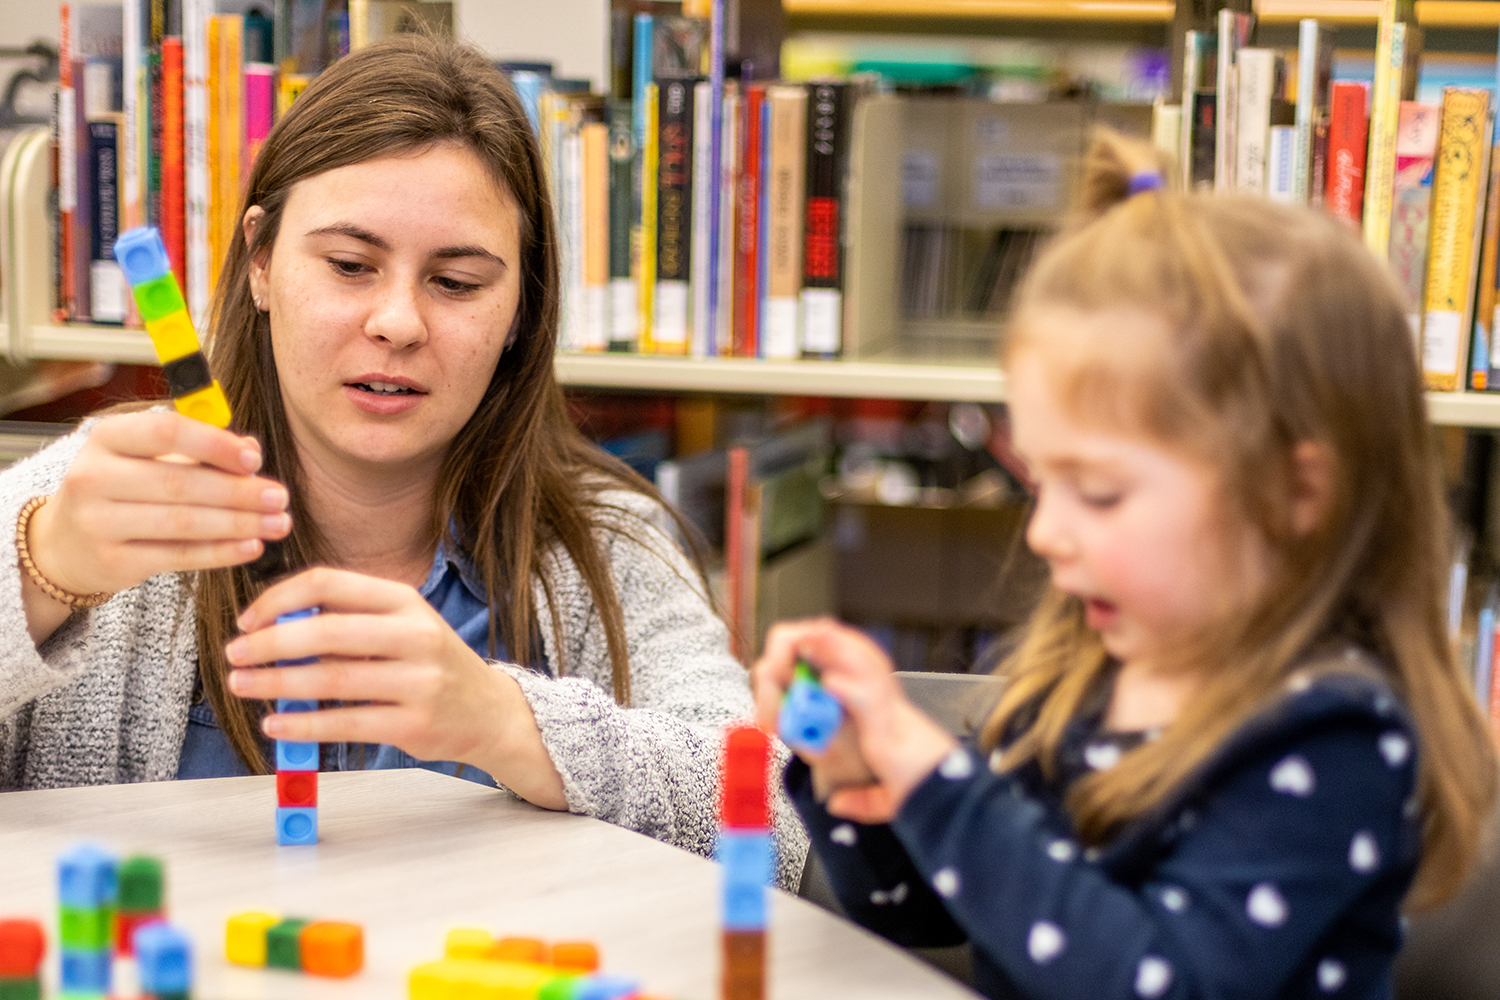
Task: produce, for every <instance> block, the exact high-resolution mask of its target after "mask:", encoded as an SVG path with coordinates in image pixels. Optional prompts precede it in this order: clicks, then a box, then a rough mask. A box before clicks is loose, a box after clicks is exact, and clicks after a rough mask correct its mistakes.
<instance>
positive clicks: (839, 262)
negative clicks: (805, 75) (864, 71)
mask: <svg viewBox="0 0 1500 1000" xmlns="http://www.w3.org/2000/svg"><path fill="white" fill-rule="evenodd" d="M849 100H850V94H849V87H848V85H847V84H839V83H815V84H812V85H811V87H810V89H809V91H808V117H807V154H806V155H807V213H806V218H805V221H804V226H803V230H804V233H803V235H804V242H803V250H802V303H801V308H802V351H803V353H804V354H809V355H813V356H815V357H823V358H831V357H835V356H837V355H838V354H839V352H840V350H841V349H842V347H843V328H844V292H843V288H844V239H843V233H844V211H843V209H844V173H845V171H846V170H847V168H848V155H849Z"/></svg>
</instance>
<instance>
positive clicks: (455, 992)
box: [407, 958, 571, 1000]
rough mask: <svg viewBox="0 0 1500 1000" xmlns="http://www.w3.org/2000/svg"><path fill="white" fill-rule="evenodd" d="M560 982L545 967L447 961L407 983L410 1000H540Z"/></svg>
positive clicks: (423, 970) (421, 967)
mask: <svg viewBox="0 0 1500 1000" xmlns="http://www.w3.org/2000/svg"><path fill="white" fill-rule="evenodd" d="M558 978H560V977H559V976H558V974H557V972H555V971H554V970H552V969H549V968H546V967H544V966H536V965H523V964H520V963H515V962H495V961H489V960H486V959H472V958H445V959H442V960H440V961H437V962H428V963H426V964H424V965H419V966H417V967H416V968H415V969H413V970H412V971H411V975H410V976H409V977H408V979H407V991H408V992H407V995H408V996H409V998H410V1000H461V998H469V997H474V998H485V1000H488V998H490V997H495V998H500V997H505V998H511V997H539V996H540V995H541V991H542V990H543V989H544V988H545V987H546V986H547V985H548V984H549V983H551V982H552V981H553V980H555V979H558ZM569 978H571V977H569ZM564 996H566V994H564Z"/></svg>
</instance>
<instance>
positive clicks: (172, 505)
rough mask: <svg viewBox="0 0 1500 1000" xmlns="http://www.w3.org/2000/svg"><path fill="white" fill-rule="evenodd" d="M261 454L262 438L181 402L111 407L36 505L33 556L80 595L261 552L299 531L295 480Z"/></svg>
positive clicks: (55, 579)
mask: <svg viewBox="0 0 1500 1000" xmlns="http://www.w3.org/2000/svg"><path fill="white" fill-rule="evenodd" d="M260 465H261V451H260V444H259V442H257V441H256V440H255V439H254V438H251V437H241V436H240V435H238V434H234V433H232V432H230V431H227V430H222V429H220V428H218V427H214V426H212V425H210V424H206V423H203V422H201V421H198V420H193V419H191V418H189V417H184V416H182V415H181V414H179V413H175V412H163V411H152V412H146V413H130V414H124V415H121V416H113V417H105V418H104V419H102V420H100V421H99V423H98V424H97V425H95V427H94V429H93V431H92V433H90V435H89V437H88V440H87V441H85V442H84V445H83V447H82V448H81V449H80V450H79V452H78V455H77V457H75V458H74V459H73V462H72V464H71V465H70V466H69V467H68V471H67V473H66V474H65V475H64V476H63V481H62V484H61V485H60V486H59V487H58V488H57V491H56V492H55V493H53V494H52V497H51V499H50V500H48V501H47V503H46V504H44V505H43V506H42V507H41V508H39V509H38V510H37V511H36V513H35V514H34V515H33V516H32V519H31V524H30V526H29V531H28V534H27V539H28V541H27V544H28V547H29V548H30V550H31V557H32V561H33V562H34V563H35V564H36V567H37V570H38V571H39V572H40V573H41V574H42V575H43V576H44V577H46V578H47V579H48V580H50V581H52V583H53V584H54V585H56V586H58V587H60V588H62V589H63V590H66V591H70V592H71V593H75V594H92V593H96V592H99V591H105V592H114V591H119V590H125V589H127V588H130V587H134V586H135V585H137V584H139V583H141V582H142V581H144V580H146V579H147V578H149V577H152V576H155V575H157V574H158V573H168V572H176V571H182V570H199V569H210V568H215V567H221V566H235V565H238V564H240V563H246V562H250V561H251V560H253V559H255V558H256V557H258V556H259V555H260V553H261V551H262V550H263V548H264V542H265V540H268V539H278V538H284V537H285V536H286V535H287V534H288V533H289V532H290V531H291V516H290V515H289V514H288V513H287V492H286V488H285V487H284V486H282V485H281V484H280V483H278V482H276V481H275V480H272V479H266V478H263V477H261V476H257V475H255V472H256V471H257V470H258V469H259V468H260ZM23 576H24V574H23ZM26 584H27V585H28V586H29V585H30V581H29V580H28V581H26ZM52 603H54V604H55V603H57V602H52ZM59 606H60V607H61V605H59ZM30 617H31V615H30V614H29V612H28V619H30ZM45 617H52V616H45ZM63 617H66V615H63ZM60 620H61V619H59V621H60ZM55 627H56V623H54V624H53V628H55ZM51 631H52V629H50V628H49V629H47V634H50V633H51Z"/></svg>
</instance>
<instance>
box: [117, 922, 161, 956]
mask: <svg viewBox="0 0 1500 1000" xmlns="http://www.w3.org/2000/svg"><path fill="white" fill-rule="evenodd" d="M161 918H162V915H161V913H160V912H156V913H149V912H148V913H116V914H115V954H116V955H131V954H134V949H133V947H132V943H133V941H134V939H135V930H136V928H137V927H140V926H141V925H142V924H149V923H152V922H153V921H157V920H160V919H161Z"/></svg>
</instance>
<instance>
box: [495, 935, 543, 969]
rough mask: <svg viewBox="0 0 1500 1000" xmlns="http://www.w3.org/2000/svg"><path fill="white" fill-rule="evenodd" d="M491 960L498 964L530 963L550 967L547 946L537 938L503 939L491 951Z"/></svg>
mask: <svg viewBox="0 0 1500 1000" xmlns="http://www.w3.org/2000/svg"><path fill="white" fill-rule="evenodd" d="M490 958H492V959H494V960H495V961H498V962H530V963H531V964H533V965H550V964H551V963H550V962H548V960H547V945H546V944H544V943H543V942H541V941H538V940H537V939H536V938H517V937H508V938H501V939H500V940H498V941H496V942H495V947H494V948H493V949H492V950H491V951H490Z"/></svg>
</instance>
